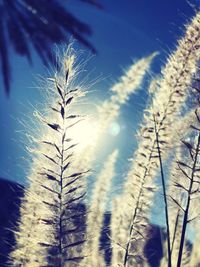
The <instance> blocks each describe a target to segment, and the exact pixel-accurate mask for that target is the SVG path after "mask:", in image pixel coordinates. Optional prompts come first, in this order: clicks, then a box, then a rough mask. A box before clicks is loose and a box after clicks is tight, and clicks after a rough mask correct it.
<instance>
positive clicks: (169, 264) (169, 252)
mask: <svg viewBox="0 0 200 267" xmlns="http://www.w3.org/2000/svg"><path fill="white" fill-rule="evenodd" d="M154 122H155V134H156V143H157V149H158V158H159V163H160V175H161V181H162V190H163V196H164V204H165V222H166V226H167V254H168V267H172V260H171V248H170V247H171V245H170V244H171V243H170V230H169V214H168V203H167V195H166V185H165V177H164V171H163V164H162V156H161V151H160V145H159V134H158V131H157V127H156V121H155V118H154Z"/></svg>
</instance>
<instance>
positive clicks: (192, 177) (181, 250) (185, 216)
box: [177, 133, 200, 267]
mask: <svg viewBox="0 0 200 267" xmlns="http://www.w3.org/2000/svg"><path fill="white" fill-rule="evenodd" d="M199 146H200V133H199V135H198V142H197V146H196V149H195V158H194V163H193V166H192V174H191V178H190V186H189V189H188V196H187V204H186V209H185V212H184V217H183V225H182V231H181V240H180V246H179V253H178V260H177V267H181V260H182V254H183V247H184V241H185V233H186V229H187V224H188V215H189V209H190V201H191V193H192V187H193V182H194V174H195V168H196V164H197V159H198V155H199Z"/></svg>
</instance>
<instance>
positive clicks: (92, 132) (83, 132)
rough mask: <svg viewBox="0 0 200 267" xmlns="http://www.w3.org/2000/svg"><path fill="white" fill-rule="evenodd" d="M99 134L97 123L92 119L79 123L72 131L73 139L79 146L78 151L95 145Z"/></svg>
mask: <svg viewBox="0 0 200 267" xmlns="http://www.w3.org/2000/svg"><path fill="white" fill-rule="evenodd" d="M98 133H99V128H98V126H97V123H95V122H94V121H93V120H91V119H87V120H83V121H81V122H79V123H78V124H76V125H75V126H74V127H73V129H72V130H71V136H72V139H73V140H74V142H75V143H77V144H78V146H77V149H79V150H82V149H84V148H86V147H87V146H90V145H92V144H94V143H95V141H96V139H97V137H98Z"/></svg>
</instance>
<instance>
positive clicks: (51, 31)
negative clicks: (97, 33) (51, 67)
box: [0, 0, 100, 95]
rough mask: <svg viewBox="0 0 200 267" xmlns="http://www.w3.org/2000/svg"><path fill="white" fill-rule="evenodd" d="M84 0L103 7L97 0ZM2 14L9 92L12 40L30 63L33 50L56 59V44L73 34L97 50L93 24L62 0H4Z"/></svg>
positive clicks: (0, 39)
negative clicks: (83, 18) (75, 14)
mask: <svg viewBox="0 0 200 267" xmlns="http://www.w3.org/2000/svg"><path fill="white" fill-rule="evenodd" d="M81 2H85V3H88V4H92V5H95V6H99V7H100V5H98V3H97V2H96V1H93V0H90V1H88V0H87V1H86V0H83V1H81ZM0 15H1V22H0V60H1V68H2V75H3V83H4V90H5V93H6V94H7V95H9V92H10V83H11V82H10V81H11V66H10V58H9V43H11V44H12V46H13V49H14V51H15V52H16V53H17V54H19V55H21V56H25V57H27V59H28V60H29V62H30V63H31V61H32V58H31V57H32V56H31V55H32V51H33V50H35V51H36V53H37V54H38V55H39V57H40V58H41V59H42V61H43V62H44V63H45V64H46V63H47V62H48V61H49V59H51V60H52V56H51V53H50V48H51V47H52V45H54V44H55V43H61V42H66V41H67V36H69V35H70V36H73V37H74V38H75V39H77V40H78V41H79V42H80V43H82V44H83V45H85V46H86V47H88V48H89V49H90V50H92V51H93V52H95V49H94V47H93V46H92V45H91V43H90V42H89V41H88V40H87V36H90V35H91V33H92V32H91V29H90V27H89V26H88V25H87V24H85V23H83V22H82V21H80V20H79V19H78V18H76V17H75V16H74V15H73V14H71V13H70V12H69V11H68V10H67V9H66V8H65V6H64V4H63V3H61V1H59V0H49V1H46V0H42V1H37V0H16V1H10V0H3V1H1V5H0Z"/></svg>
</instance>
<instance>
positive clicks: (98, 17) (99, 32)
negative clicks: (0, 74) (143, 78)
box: [0, 0, 197, 183]
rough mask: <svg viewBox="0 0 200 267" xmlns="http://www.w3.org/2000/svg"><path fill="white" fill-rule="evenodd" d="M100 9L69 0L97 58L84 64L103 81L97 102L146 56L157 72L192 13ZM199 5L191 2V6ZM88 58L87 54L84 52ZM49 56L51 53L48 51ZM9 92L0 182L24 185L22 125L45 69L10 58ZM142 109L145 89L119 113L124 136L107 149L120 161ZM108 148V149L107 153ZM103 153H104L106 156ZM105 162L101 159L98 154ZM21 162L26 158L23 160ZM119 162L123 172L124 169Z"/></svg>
mask: <svg viewBox="0 0 200 267" xmlns="http://www.w3.org/2000/svg"><path fill="white" fill-rule="evenodd" d="M101 2H102V5H103V7H104V9H102V10H99V9H95V8H94V7H91V6H89V5H83V4H80V2H78V1H68V3H69V9H70V10H71V11H72V12H73V14H75V15H76V16H77V17H78V18H80V19H81V20H82V21H83V22H86V23H88V24H89V25H90V27H91V29H92V31H93V36H92V37H91V38H90V40H91V42H92V44H93V45H94V47H95V48H96V49H97V51H98V54H97V55H95V56H93V57H92V58H91V60H90V61H89V62H88V64H87V67H86V69H87V70H88V72H89V73H90V78H91V79H94V78H95V77H101V79H100V82H98V83H96V84H95V86H94V88H92V90H93V91H94V92H93V93H91V94H90V98H91V99H92V100H93V101H95V102H96V103H100V102H101V101H102V100H103V99H106V98H107V97H108V89H109V88H110V86H111V85H112V83H113V82H114V81H116V79H117V78H118V77H119V76H120V75H121V74H122V70H123V68H125V67H127V66H129V65H130V64H131V62H132V59H137V58H141V57H143V56H147V55H149V54H150V53H152V52H154V51H159V52H160V55H159V56H158V57H157V59H156V60H155V62H154V64H153V68H152V71H153V72H154V73H158V72H159V70H160V68H161V65H162V64H163V63H164V61H165V59H166V57H167V55H168V54H169V52H170V51H172V50H173V49H174V48H175V44H176V40H177V38H178V37H179V36H180V35H181V34H182V32H183V24H184V23H185V22H187V21H188V19H189V18H190V17H191V16H192V14H194V11H193V10H192V9H191V7H190V6H189V5H188V4H187V2H186V1H184V0H168V1H164V0H163V1H159V0H127V1H124V0H117V1H116V0H109V1H107V0H103V1H101ZM195 2H196V3H197V1H193V3H195ZM80 49H84V50H85V51H86V54H87V53H89V51H87V49H86V48H84V47H82V46H80ZM52 53H53V50H52ZM11 58H12V62H11V65H12V74H13V75H12V76H13V79H12V87H11V95H10V98H9V99H7V98H6V97H5V95H4V93H3V90H0V130H1V131H0V147H1V153H0V177H4V178H6V179H10V180H13V181H17V182H19V183H24V182H25V174H26V171H27V170H28V164H27V160H26V158H27V155H26V154H25V152H24V150H25V143H26V140H25V138H24V133H25V132H26V130H27V129H26V128H24V126H23V125H22V124H21V121H22V120H26V121H27V122H28V124H30V125H31V123H29V122H30V121H31V120H32V105H33V106H35V105H38V103H39V102H41V96H40V93H39V91H38V89H37V88H36V87H37V75H41V76H45V75H46V73H47V69H46V67H44V66H43V64H42V63H41V61H40V59H39V58H38V57H37V56H36V55H35V54H34V64H33V66H32V67H30V66H29V64H28V63H27V61H26V60H25V59H24V58H21V57H19V56H16V55H15V54H14V53H12V54H11ZM145 104H146V91H145V86H144V88H141V90H140V91H139V93H138V94H137V95H135V96H133V97H131V99H130V101H129V103H128V104H127V105H126V106H124V107H123V108H122V112H121V116H120V118H119V123H120V125H121V128H122V131H121V133H120V134H119V135H118V136H117V137H116V138H113V139H112V143H111V145H110V146H111V147H112V148H114V147H115V146H118V147H119V148H120V149H121V150H122V154H123V156H124V158H126V157H128V156H131V154H132V152H133V148H134V147H135V146H136V143H135V139H134V133H135V132H136V129H137V125H138V123H139V121H140V119H141V118H142V110H143V108H144V106H145ZM111 147H110V149H111ZM105 153H106V152H105ZM102 157H103V154H102ZM24 158H25V159H24ZM124 162H125V159H123V160H121V163H122V164H121V167H119V170H120V172H121V174H122V173H124V171H126V170H127V168H128V166H127V165H126V164H123V163H124Z"/></svg>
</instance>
